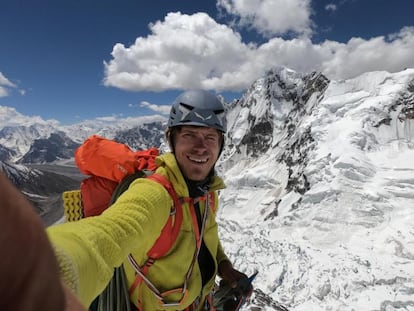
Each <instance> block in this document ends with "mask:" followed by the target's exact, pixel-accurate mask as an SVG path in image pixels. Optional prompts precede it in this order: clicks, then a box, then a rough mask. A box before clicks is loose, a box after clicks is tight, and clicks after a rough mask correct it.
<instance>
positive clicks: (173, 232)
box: [147, 174, 183, 259]
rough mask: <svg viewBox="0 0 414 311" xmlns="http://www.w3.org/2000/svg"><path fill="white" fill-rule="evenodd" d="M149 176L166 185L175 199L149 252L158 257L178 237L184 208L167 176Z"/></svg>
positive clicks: (155, 257) (164, 252)
mask: <svg viewBox="0 0 414 311" xmlns="http://www.w3.org/2000/svg"><path fill="white" fill-rule="evenodd" d="M148 178H149V179H151V180H154V181H156V182H158V183H159V184H161V185H162V186H164V188H165V189H166V190H167V191H168V193H169V194H170V196H171V199H172V200H173V205H172V206H171V211H170V217H169V218H168V220H167V223H166V224H165V226H164V228H163V229H162V231H161V234H160V236H159V237H158V239H157V240H156V242H155V243H154V245H153V246H152V248H151V249H150V250H149V251H148V253H147V256H148V258H152V259H157V258H160V257H162V256H164V255H165V254H166V253H167V252H168V251H169V249H170V248H171V247H172V245H173V244H174V242H175V240H176V239H177V236H178V233H179V232H180V228H181V223H182V221H183V210H182V206H181V202H180V200H179V199H178V195H177V193H176V192H175V189H174V187H173V185H172V184H171V182H170V181H169V180H168V179H167V178H166V177H164V176H163V175H160V174H152V175H150V176H148Z"/></svg>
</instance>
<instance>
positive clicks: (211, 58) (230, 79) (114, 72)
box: [104, 13, 258, 91]
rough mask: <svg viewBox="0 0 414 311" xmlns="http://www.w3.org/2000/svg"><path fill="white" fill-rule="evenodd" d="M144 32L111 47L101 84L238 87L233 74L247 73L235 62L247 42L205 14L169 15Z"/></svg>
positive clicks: (243, 75) (147, 87) (246, 56)
mask: <svg viewBox="0 0 414 311" xmlns="http://www.w3.org/2000/svg"><path fill="white" fill-rule="evenodd" d="M150 30H151V32H152V34H150V35H149V36H148V37H146V38H144V37H139V38H137V39H136V41H135V43H134V44H133V45H131V46H129V47H125V46H124V45H123V44H120V43H118V44H116V45H115V46H114V48H113V51H112V56H113V59H112V60H111V61H109V62H108V63H106V62H105V74H106V77H105V79H104V84H105V85H107V86H115V87H119V88H122V89H127V90H135V91H143V90H145V91H162V90H167V89H188V88H203V89H217V90H223V89H239V88H240V87H243V86H244V85H245V82H241V81H240V80H239V78H246V77H247V76H248V75H249V74H251V73H250V72H244V69H243V68H240V65H241V64H246V59H250V56H249V54H250V53H251V51H252V49H253V51H254V48H253V46H248V45H246V44H244V43H242V41H241V38H240V35H239V34H238V33H236V32H234V31H233V30H232V29H230V28H229V27H227V26H226V25H220V24H218V23H216V22H215V21H214V20H213V19H212V18H211V17H209V16H208V15H207V14H205V13H197V14H194V15H186V14H181V13H169V14H168V15H167V16H166V17H165V20H164V21H157V22H156V23H155V24H152V25H150ZM247 65H249V64H248V63H247ZM244 67H245V66H244ZM249 70H251V69H249ZM257 74H258V72H255V74H254V76H256V77H257ZM235 76H238V77H239V78H237V79H235ZM249 80H250V81H252V77H250V78H249Z"/></svg>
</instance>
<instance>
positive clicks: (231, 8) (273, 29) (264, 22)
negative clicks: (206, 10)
mask: <svg viewBox="0 0 414 311" xmlns="http://www.w3.org/2000/svg"><path fill="white" fill-rule="evenodd" d="M310 2H311V0H271V1H270V0H265V1H264V0H218V1H217V7H218V8H219V9H222V10H224V11H226V12H227V13H228V14H231V15H232V16H234V17H235V18H236V20H237V23H238V24H239V25H240V26H248V27H253V28H254V29H255V30H256V31H258V32H259V33H261V34H263V35H264V36H266V37H271V36H274V35H280V34H284V33H287V32H294V33H297V34H302V35H303V34H305V35H310V34H311V27H310V26H311V19H310V15H311V8H310Z"/></svg>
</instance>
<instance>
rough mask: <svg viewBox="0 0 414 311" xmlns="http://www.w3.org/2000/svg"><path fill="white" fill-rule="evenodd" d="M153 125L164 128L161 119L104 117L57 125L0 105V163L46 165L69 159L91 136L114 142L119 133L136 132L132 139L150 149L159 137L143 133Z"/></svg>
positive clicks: (159, 117) (52, 121)
mask: <svg viewBox="0 0 414 311" xmlns="http://www.w3.org/2000/svg"><path fill="white" fill-rule="evenodd" d="M154 126H155V127H158V128H162V127H164V128H165V117H163V116H160V115H154V116H144V117H135V118H133V117H129V118H123V119H120V118H112V117H108V118H100V119H96V120H85V121H82V122H80V123H76V124H72V125H67V126H61V125H59V123H58V122H57V121H55V120H43V119H41V118H40V117H28V116H24V115H22V114H20V113H19V112H17V111H16V110H15V109H14V108H10V107H2V106H0V160H2V161H6V162H10V163H50V162H54V161H58V160H61V159H69V158H71V157H73V152H74V150H75V149H76V148H77V147H78V146H79V144H81V143H82V142H83V141H84V140H85V139H86V138H87V137H89V136H91V135H93V134H97V135H100V136H103V137H107V138H109V139H114V138H115V137H117V136H119V137H125V134H123V132H128V131H130V133H133V132H134V130H137V132H138V133H135V134H134V138H137V136H140V138H141V140H144V141H145V142H146V143H148V144H150V145H151V146H154V145H157V144H159V138H160V137H159V136H160V135H159V134H158V133H157V135H156V136H155V138H153V135H152V133H151V134H148V131H147V128H148V127H154ZM140 133H141V134H140ZM152 138H153V139H152ZM120 141H122V140H120ZM131 147H132V146H131ZM140 147H142V145H141V146H140Z"/></svg>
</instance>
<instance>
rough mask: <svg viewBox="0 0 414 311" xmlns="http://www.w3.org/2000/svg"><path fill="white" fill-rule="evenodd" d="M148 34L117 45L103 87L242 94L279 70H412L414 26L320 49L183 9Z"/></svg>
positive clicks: (341, 74) (337, 75) (331, 73)
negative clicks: (256, 39)
mask: <svg viewBox="0 0 414 311" xmlns="http://www.w3.org/2000/svg"><path fill="white" fill-rule="evenodd" d="M263 2H264V1H263ZM222 3H223V5H224V4H225V3H224V1H222ZM227 4H228V5H230V4H229V3H227ZM150 31H151V33H150V34H149V35H148V36H147V37H139V38H137V39H136V41H135V43H134V44H132V45H131V46H129V47H126V46H124V45H123V44H116V45H115V46H114V48H113V52H112V57H113V58H112V59H111V60H110V61H109V62H106V63H105V73H106V76H105V79H104V83H105V85H107V86H113V87H118V88H121V89H126V90H135V91H163V90H169V89H179V90H182V89H190V88H202V89H209V90H216V91H242V90H244V89H245V88H247V87H248V86H249V85H250V84H251V83H252V82H253V81H254V80H256V79H257V78H258V77H260V76H261V75H262V74H263V72H264V71H265V70H267V69H269V68H270V67H273V66H286V67H289V68H292V69H294V70H297V71H300V72H310V71H314V70H316V71H322V72H323V73H325V74H326V75H327V76H328V77H329V78H330V79H345V78H351V77H354V76H357V75H359V74H361V73H363V72H366V71H375V70H387V71H390V72H395V71H400V70H403V69H404V68H406V67H414V53H412V51H414V27H405V28H403V29H401V30H400V31H399V32H398V33H395V34H389V35H387V36H380V37H375V38H371V39H361V38H352V39H351V40H349V41H348V42H346V43H340V42H335V41H328V40H327V41H324V42H321V43H318V44H315V43H313V42H312V40H311V38H309V37H306V36H299V37H297V38H293V39H290V40H286V39H283V38H281V37H274V38H271V39H269V40H268V41H267V42H265V43H263V44H260V45H259V44H246V43H244V42H243V41H242V40H241V35H240V34H239V33H238V32H236V31H234V30H232V29H231V28H230V27H229V26H227V25H224V24H219V23H217V22H216V21H215V20H213V19H212V18H211V17H209V16H208V15H207V14H205V13H197V14H193V15H186V14H181V13H179V12H178V13H169V14H168V15H167V16H166V17H165V19H164V20H163V21H157V22H156V23H154V24H151V25H150Z"/></svg>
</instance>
